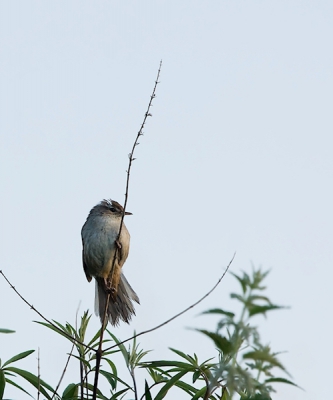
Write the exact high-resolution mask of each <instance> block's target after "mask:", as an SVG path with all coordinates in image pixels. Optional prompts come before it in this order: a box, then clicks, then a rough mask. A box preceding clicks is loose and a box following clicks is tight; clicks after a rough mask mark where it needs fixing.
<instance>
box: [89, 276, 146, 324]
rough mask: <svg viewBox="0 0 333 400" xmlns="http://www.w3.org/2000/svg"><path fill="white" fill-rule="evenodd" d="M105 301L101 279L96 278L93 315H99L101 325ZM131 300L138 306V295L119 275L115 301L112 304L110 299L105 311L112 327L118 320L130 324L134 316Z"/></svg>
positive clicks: (105, 296) (105, 293) (103, 285)
mask: <svg viewBox="0 0 333 400" xmlns="http://www.w3.org/2000/svg"><path fill="white" fill-rule="evenodd" d="M106 300H107V292H106V290H105V284H104V281H103V278H96V295H95V313H96V315H99V317H100V319H101V322H102V323H103V317H104V310H105V304H106ZM132 300H134V301H135V302H137V303H138V304H140V300H139V297H138V295H137V294H136V293H135V292H134V290H133V289H132V287H131V285H130V284H129V283H128V281H127V279H126V278H125V275H124V274H123V273H121V276H120V281H119V286H118V293H117V299H116V301H115V302H114V301H113V300H112V298H111V297H110V301H109V306H108V310H107V314H108V320H109V321H110V323H111V324H112V325H113V326H116V325H118V324H119V321H120V320H122V321H124V322H127V323H129V322H130V320H131V319H132V315H135V309H134V305H133V302H132Z"/></svg>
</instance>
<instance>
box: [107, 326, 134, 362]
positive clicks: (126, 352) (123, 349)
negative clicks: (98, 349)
mask: <svg viewBox="0 0 333 400" xmlns="http://www.w3.org/2000/svg"><path fill="white" fill-rule="evenodd" d="M106 331H107V332H108V334H109V335H110V336H111V337H112V339H113V340H114V342H115V343H116V344H117V345H118V347H119V350H120V351H121V353H122V355H123V357H124V360H125V362H126V366H127V367H128V365H129V354H128V351H127V350H126V347H125V346H124V344H123V343H121V340H119V339H117V338H116V336H115V335H113V334H112V333H111V332H110V331H109V330H108V329H106Z"/></svg>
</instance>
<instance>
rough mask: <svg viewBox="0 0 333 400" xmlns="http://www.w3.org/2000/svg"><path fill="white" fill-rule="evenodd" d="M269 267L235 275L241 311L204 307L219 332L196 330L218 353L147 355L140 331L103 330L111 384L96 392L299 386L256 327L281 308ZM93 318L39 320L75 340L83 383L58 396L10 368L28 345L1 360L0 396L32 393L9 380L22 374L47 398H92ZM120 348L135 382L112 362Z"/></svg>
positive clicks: (256, 393) (257, 395)
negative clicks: (126, 334)
mask: <svg viewBox="0 0 333 400" xmlns="http://www.w3.org/2000/svg"><path fill="white" fill-rule="evenodd" d="M267 273H268V272H261V271H260V270H254V271H253V273H252V276H250V275H248V274H247V273H245V272H243V273H242V275H236V274H232V275H233V276H234V277H235V278H236V279H237V281H238V282H239V283H240V286H241V293H240V294H239V293H231V294H230V297H231V298H232V299H234V300H236V301H237V302H239V303H240V304H241V312H240V314H239V315H236V314H235V313H234V312H231V311H226V310H224V309H221V308H214V309H211V310H208V311H205V312H204V313H203V314H204V315H216V316H219V317H220V320H219V321H218V322H217V326H216V329H215V330H208V329H195V331H197V332H198V333H200V334H201V335H204V336H205V337H206V338H207V339H209V340H211V341H212V342H213V344H214V346H215V348H216V354H215V355H213V357H212V358H209V359H208V360H205V361H199V359H198V357H197V355H196V354H195V353H194V354H193V356H191V355H189V354H185V353H184V352H182V351H180V350H176V349H173V348H170V350H171V352H172V354H173V355H175V356H176V357H175V358H176V359H175V360H155V361H143V359H144V358H145V357H146V356H147V354H148V353H149V351H146V350H145V351H144V350H142V349H140V346H139V345H138V344H137V341H136V337H135V335H134V339H133V340H132V344H131V345H130V346H128V345H125V344H124V343H122V341H121V340H119V339H118V338H117V337H116V336H114V335H113V334H112V333H111V332H110V331H109V330H108V329H106V330H105V331H104V338H103V348H104V349H105V350H103V352H102V355H101V360H102V364H101V368H100V370H99V376H100V378H101V379H104V385H103V387H105V382H106V384H107V387H108V389H107V393H106V392H105V391H104V392H102V391H101V390H97V396H96V398H98V399H104V400H106V399H112V400H116V399H125V398H130V399H132V398H135V399H140V400H141V399H146V400H153V399H154V400H162V399H164V398H166V397H167V396H168V395H170V396H169V397H170V398H174V396H173V395H172V394H171V393H169V391H170V389H172V388H174V389H175V388H176V389H177V388H178V389H179V390H181V391H183V392H185V393H186V394H187V395H188V398H189V399H211V400H213V399H214V400H217V399H220V400H231V399H240V400H269V399H271V393H272V392H274V388H273V386H272V385H273V384H274V383H278V382H279V383H285V384H291V385H295V384H294V383H293V382H292V381H291V380H289V379H286V378H285V377H280V376H279V375H278V376H276V371H277V372H278V371H280V372H282V373H283V374H287V372H286V369H285V368H284V366H283V365H282V364H281V362H280V360H279V359H278V353H275V352H272V350H271V349H270V347H269V346H268V345H264V344H263V343H262V342H261V340H260V335H259V332H258V328H257V327H256V326H255V325H253V319H254V318H257V316H258V315H263V316H266V314H267V313H268V311H272V310H279V309H281V308H283V307H281V306H278V305H276V304H273V303H271V301H270V300H269V298H268V297H267V296H265V295H263V292H264V291H265V289H266V288H265V286H264V285H263V281H264V279H265V278H266V276H267ZM90 318H91V315H89V314H88V311H87V312H85V313H84V314H83V316H82V317H81V321H80V326H79V327H78V328H74V327H73V326H72V325H71V324H69V323H66V324H65V325H63V324H61V323H59V322H57V321H53V322H52V324H50V323H45V322H38V323H39V324H41V325H43V326H45V327H47V328H49V329H51V330H53V331H55V332H56V333H57V334H58V335H61V336H62V337H64V338H66V339H67V340H69V341H70V342H71V343H72V346H73V349H72V352H71V354H70V357H71V358H74V359H76V360H77V361H78V367H79V370H80V381H79V382H72V383H69V384H67V386H66V388H65V390H64V391H63V393H62V395H60V394H58V389H56V390H54V389H53V388H52V387H51V386H50V385H48V384H47V383H46V382H44V381H43V380H42V379H40V377H37V376H35V375H33V374H31V373H30V372H28V371H24V370H22V369H19V368H16V367H13V365H12V364H13V363H14V362H17V361H19V360H21V359H23V358H25V357H27V356H29V355H30V354H31V353H32V352H33V350H29V351H25V352H22V353H19V354H17V355H15V356H13V357H11V358H10V359H9V360H7V361H6V362H5V363H4V364H3V365H1V362H0V400H1V399H2V398H3V396H4V391H5V387H6V384H9V385H13V386H15V387H17V388H18V389H20V390H22V391H23V392H25V393H27V394H29V393H28V392H27V391H26V390H25V389H23V388H22V387H21V386H20V385H18V384H17V383H16V381H13V380H12V379H13V378H12V377H14V378H15V377H17V376H20V377H21V378H23V379H25V380H26V381H27V382H29V383H30V384H31V385H33V386H34V387H35V388H36V389H37V390H38V391H39V392H40V393H41V394H42V395H43V396H44V397H45V398H46V399H51V398H52V399H54V400H60V399H62V400H75V399H87V400H88V399H92V398H93V397H92V393H93V382H94V378H95V371H96V354H97V353H96V352H97V349H98V346H99V338H100V335H101V331H100V330H99V331H98V332H96V334H95V335H94V336H93V337H92V338H90V339H89V338H87V337H86V333H87V327H88V324H89V321H90ZM0 332H1V333H11V332H12V331H10V330H6V329H1V330H0ZM105 337H106V338H105ZM74 350H75V352H74ZM115 353H119V354H121V356H122V358H123V359H124V362H125V365H126V367H127V369H128V371H129V373H130V376H131V379H132V381H131V382H127V380H126V379H125V378H124V377H120V376H119V374H118V369H117V366H116V364H115V362H114V354H115ZM137 368H140V369H141V370H145V372H146V373H147V377H146V379H145V381H144V385H142V386H144V388H143V389H142V390H143V393H142V394H141V395H139V394H138V388H137V384H136V377H135V371H136V369H137ZM58 386H59V385H58ZM140 386H141V385H140ZM295 386H296V385H295ZM100 387H101V385H99V388H100Z"/></svg>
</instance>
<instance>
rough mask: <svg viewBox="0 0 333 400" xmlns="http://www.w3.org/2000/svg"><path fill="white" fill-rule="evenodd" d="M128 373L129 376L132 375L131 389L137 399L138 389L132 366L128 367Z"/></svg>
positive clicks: (136, 399)
mask: <svg viewBox="0 0 333 400" xmlns="http://www.w3.org/2000/svg"><path fill="white" fill-rule="evenodd" d="M130 374H131V377H132V380H133V389H134V396H135V400H138V389H137V386H136V380H135V373H134V368H131V369H130Z"/></svg>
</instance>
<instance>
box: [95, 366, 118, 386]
mask: <svg viewBox="0 0 333 400" xmlns="http://www.w3.org/2000/svg"><path fill="white" fill-rule="evenodd" d="M99 372H100V374H101V375H103V376H104V377H105V378H106V379H107V381H108V382H109V384H110V385H111V387H112V390H115V389H116V388H117V377H115V376H114V375H113V374H112V373H111V372H108V371H104V370H102V369H101V370H100V371H99Z"/></svg>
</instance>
